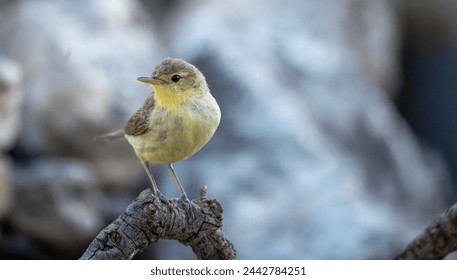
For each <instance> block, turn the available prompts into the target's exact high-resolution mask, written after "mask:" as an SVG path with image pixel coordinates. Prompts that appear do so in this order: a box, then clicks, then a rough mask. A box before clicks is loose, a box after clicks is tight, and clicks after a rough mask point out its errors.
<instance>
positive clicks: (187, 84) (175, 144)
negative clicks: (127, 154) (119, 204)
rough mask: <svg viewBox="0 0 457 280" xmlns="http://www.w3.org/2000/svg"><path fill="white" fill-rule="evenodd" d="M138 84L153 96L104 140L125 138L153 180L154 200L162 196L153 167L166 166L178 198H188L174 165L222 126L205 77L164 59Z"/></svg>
mask: <svg viewBox="0 0 457 280" xmlns="http://www.w3.org/2000/svg"><path fill="white" fill-rule="evenodd" d="M138 80H139V81H141V82H144V83H148V84H151V85H152V87H153V89H154V92H153V93H152V94H151V95H149V96H148V97H147V98H146V100H145V102H144V104H143V106H141V108H139V109H138V110H137V111H136V113H135V114H133V115H132V117H130V119H129V120H128V122H127V124H126V126H125V128H124V129H121V130H118V131H115V132H112V133H108V134H105V135H103V136H101V137H100V138H118V137H119V136H124V137H125V138H126V139H127V141H128V142H129V143H130V145H132V147H133V149H134V150H135V153H136V155H137V156H138V158H139V159H140V161H141V163H142V164H143V167H144V169H145V170H146V173H147V174H148V177H149V179H150V180H151V183H152V190H153V192H154V195H157V194H159V193H160V191H159V189H158V188H157V184H156V182H155V180H154V177H153V175H152V173H151V170H150V169H149V168H150V164H167V165H168V168H169V170H170V172H171V175H172V176H173V179H174V180H175V182H176V185H177V186H178V189H179V191H180V193H181V197H180V198H181V199H187V196H186V192H185V191H184V188H183V187H182V185H181V183H180V181H179V179H178V176H177V175H176V172H175V170H174V169H173V163H175V162H178V161H182V160H185V159H187V158H188V157H190V156H192V155H194V154H195V153H196V152H198V151H199V150H200V149H201V148H202V147H203V146H204V145H205V144H206V143H208V141H209V140H210V139H211V137H212V136H213V134H214V132H215V131H216V129H217V127H218V126H219V122H220V119H221V112H220V109H219V106H218V105H217V102H216V100H215V99H214V97H213V96H212V95H211V93H210V91H209V88H208V85H207V83H206V79H205V77H204V76H203V74H202V73H201V72H200V71H199V70H198V69H197V68H196V67H195V66H193V65H192V64H190V63H187V62H185V61H184V60H182V59H175V58H166V59H165V60H163V61H162V62H161V63H160V64H159V65H158V66H156V67H155V69H154V72H152V75H151V77H140V78H138Z"/></svg>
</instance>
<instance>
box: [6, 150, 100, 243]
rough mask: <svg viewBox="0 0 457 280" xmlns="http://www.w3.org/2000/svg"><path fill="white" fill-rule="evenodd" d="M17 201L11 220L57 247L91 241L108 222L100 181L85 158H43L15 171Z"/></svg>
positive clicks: (27, 232) (41, 239)
mask: <svg viewBox="0 0 457 280" xmlns="http://www.w3.org/2000/svg"><path fill="white" fill-rule="evenodd" d="M14 183H15V186H16V197H17V201H16V205H15V208H14V210H13V211H12V214H11V217H10V220H11V224H12V225H13V227H14V228H15V229H16V231H17V232H20V233H22V234H23V235H25V236H28V237H31V238H35V239H38V240H40V241H44V242H48V243H49V244H52V245H53V246H55V247H61V248H74V247H78V246H83V245H87V244H88V243H89V242H90V241H91V239H92V238H93V237H94V236H95V235H96V234H97V233H98V231H100V230H101V229H102V228H103V227H104V226H105V222H104V219H103V211H102V209H103V208H104V207H105V206H104V203H106V201H105V200H104V198H103V196H101V195H100V192H99V189H98V188H99V187H100V182H99V179H98V178H97V176H96V175H95V174H94V172H93V171H92V169H91V167H90V166H89V165H88V164H87V163H86V162H84V161H80V160H74V159H67V158H41V159H37V160H34V161H31V162H29V163H28V164H27V165H26V166H23V167H18V168H16V170H15V174H14Z"/></svg>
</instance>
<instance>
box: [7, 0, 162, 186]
mask: <svg viewBox="0 0 457 280" xmlns="http://www.w3.org/2000/svg"><path fill="white" fill-rule="evenodd" d="M155 37H156V35H155V30H154V27H153V25H151V24H150V22H149V21H148V19H147V18H146V17H145V16H144V15H143V12H142V9H141V7H140V6H139V5H138V3H137V1H128V0H115V1H110V4H109V5H107V4H106V3H105V2H104V1H98V0H83V1H78V2H72V1H51V0H47V1H38V2H37V1H29V0H26V1H15V2H14V3H11V4H10V5H9V6H7V7H6V8H5V9H3V10H2V11H0V51H1V52H4V53H6V54H7V55H8V56H11V57H13V58H14V59H16V60H17V61H18V62H19V63H20V64H21V67H22V69H23V71H24V75H25V76H26V77H27V79H25V80H24V94H25V104H24V106H25V114H24V126H23V131H22V135H23V137H22V138H21V141H20V143H19V146H18V149H19V150H20V151H21V152H22V153H23V154H25V155H29V156H37V155H48V154H52V155H58V156H71V157H77V158H81V157H82V158H86V159H89V160H90V161H92V162H95V163H96V167H97V168H98V169H99V171H100V173H101V174H102V177H103V178H105V179H106V180H107V181H108V182H109V183H110V184H117V185H127V186H131V185H132V182H135V178H138V174H141V175H142V177H141V178H143V176H144V172H143V170H142V168H141V166H140V165H139V163H138V162H137V160H136V158H135V156H134V154H133V152H132V150H131V148H130V147H129V146H128V145H127V143H124V144H114V145H104V144H101V143H95V142H93V138H94V137H95V136H96V135H98V134H101V133H105V132H109V131H110V130H114V129H118V128H121V127H123V126H124V124H125V123H126V121H127V119H128V117H129V116H130V115H131V114H132V113H133V112H134V111H135V110H136V109H137V108H138V107H139V106H140V105H141V104H142V103H143V100H144V99H145V98H146V96H147V95H148V94H149V92H150V88H149V87H147V86H146V85H143V84H141V83H139V82H138V81H137V80H136V78H137V77H138V76H144V75H147V74H148V73H150V72H151V71H152V70H153V67H154V66H155V64H156V63H158V62H159V61H160V60H161V59H162V58H163V55H162V50H161V47H160V45H159V44H158V43H159V42H158V40H156V39H155ZM112 159H115V160H112ZM134 171H136V172H134ZM113 178H115V179H113Z"/></svg>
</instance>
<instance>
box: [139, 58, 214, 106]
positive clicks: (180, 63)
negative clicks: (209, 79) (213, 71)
mask: <svg viewBox="0 0 457 280" xmlns="http://www.w3.org/2000/svg"><path fill="white" fill-rule="evenodd" d="M138 80H139V81H141V82H143V83H148V84H151V85H152V87H153V88H154V92H155V94H156V99H157V104H158V105H161V104H162V105H165V106H167V105H169V106H171V105H176V104H181V103H182V102H186V101H188V100H189V99H192V98H195V97H197V98H198V96H199V95H201V94H204V93H206V92H207V91H208V85H207V84H206V80H205V77H204V76H203V74H202V73H201V72H200V71H199V70H198V69H197V68H196V67H195V66H193V65H192V64H190V63H188V62H186V61H184V60H182V59H176V58H166V59H165V60H163V61H162V62H161V63H160V64H159V65H158V66H156V68H155V69H154V72H152V75H151V77H140V78H138Z"/></svg>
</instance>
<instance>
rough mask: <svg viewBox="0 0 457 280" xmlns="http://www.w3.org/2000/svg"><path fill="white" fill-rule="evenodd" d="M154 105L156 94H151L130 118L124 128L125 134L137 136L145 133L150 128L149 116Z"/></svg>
mask: <svg viewBox="0 0 457 280" xmlns="http://www.w3.org/2000/svg"><path fill="white" fill-rule="evenodd" d="M154 106H155V98H154V94H151V95H149V96H148V98H146V100H145V101H144V104H143V106H141V108H140V109H138V110H137V111H136V112H135V114H133V116H131V117H130V119H129V120H128V122H127V124H126V125H125V128H124V132H125V134H127V135H133V136H135V135H140V134H143V133H145V132H146V131H147V130H148V124H149V116H150V115H151V113H152V111H153V110H154Z"/></svg>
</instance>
